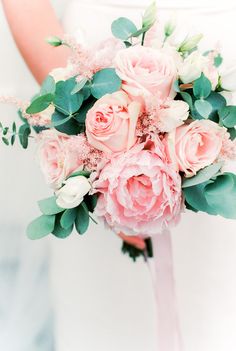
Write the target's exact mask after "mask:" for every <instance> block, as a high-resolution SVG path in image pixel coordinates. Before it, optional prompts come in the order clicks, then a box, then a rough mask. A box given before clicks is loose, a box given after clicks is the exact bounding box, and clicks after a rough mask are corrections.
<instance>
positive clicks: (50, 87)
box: [40, 76, 56, 96]
mask: <svg viewBox="0 0 236 351" xmlns="http://www.w3.org/2000/svg"><path fill="white" fill-rule="evenodd" d="M55 91H56V83H55V80H54V78H53V77H52V76H47V77H46V78H45V80H44V81H43V83H42V86H41V89H40V95H42V96H43V95H46V94H55Z"/></svg>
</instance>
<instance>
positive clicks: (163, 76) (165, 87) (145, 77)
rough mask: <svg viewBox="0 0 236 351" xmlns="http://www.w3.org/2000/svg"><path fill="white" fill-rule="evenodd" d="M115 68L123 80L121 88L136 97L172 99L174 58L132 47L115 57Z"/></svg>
mask: <svg viewBox="0 0 236 351" xmlns="http://www.w3.org/2000/svg"><path fill="white" fill-rule="evenodd" d="M114 62H115V68H116V72H117V74H118V76H119V77H120V78H121V79H122V82H123V84H122V88H123V89H124V90H125V91H126V92H127V93H128V94H129V95H130V96H133V97H144V98H145V97H147V96H149V95H155V96H159V99H160V100H166V99H167V98H168V97H169V96H172V95H173V82H174V81H175V79H176V74H177V70H176V65H175V61H174V59H173V57H172V56H171V55H167V54H165V53H164V52H163V51H161V50H157V49H153V48H150V47H144V46H140V45H137V46H133V47H130V48H128V49H125V50H121V51H119V52H118V53H117V55H116V57H115V61H114Z"/></svg>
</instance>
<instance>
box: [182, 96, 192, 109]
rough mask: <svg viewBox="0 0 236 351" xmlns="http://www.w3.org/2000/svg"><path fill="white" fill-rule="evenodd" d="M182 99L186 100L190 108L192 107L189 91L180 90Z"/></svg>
mask: <svg viewBox="0 0 236 351" xmlns="http://www.w3.org/2000/svg"><path fill="white" fill-rule="evenodd" d="M180 95H181V97H182V99H183V100H184V101H185V102H187V104H188V105H189V108H190V110H192V109H193V99H192V96H191V95H190V94H189V93H186V92H181V93H180Z"/></svg>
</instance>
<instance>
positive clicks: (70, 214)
mask: <svg viewBox="0 0 236 351" xmlns="http://www.w3.org/2000/svg"><path fill="white" fill-rule="evenodd" d="M76 216H77V208H71V209H68V210H66V211H65V212H64V213H63V214H62V216H61V220H60V225H61V227H62V228H64V229H67V228H70V227H71V226H72V225H73V224H74V222H75V219H76Z"/></svg>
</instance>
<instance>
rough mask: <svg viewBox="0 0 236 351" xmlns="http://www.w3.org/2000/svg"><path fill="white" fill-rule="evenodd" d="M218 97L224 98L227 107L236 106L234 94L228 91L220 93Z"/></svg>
mask: <svg viewBox="0 0 236 351" xmlns="http://www.w3.org/2000/svg"><path fill="white" fill-rule="evenodd" d="M220 95H222V96H223V97H224V98H225V100H226V104H227V106H229V105H236V96H235V95H236V94H235V93H232V92H230V91H221V92H220Z"/></svg>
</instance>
